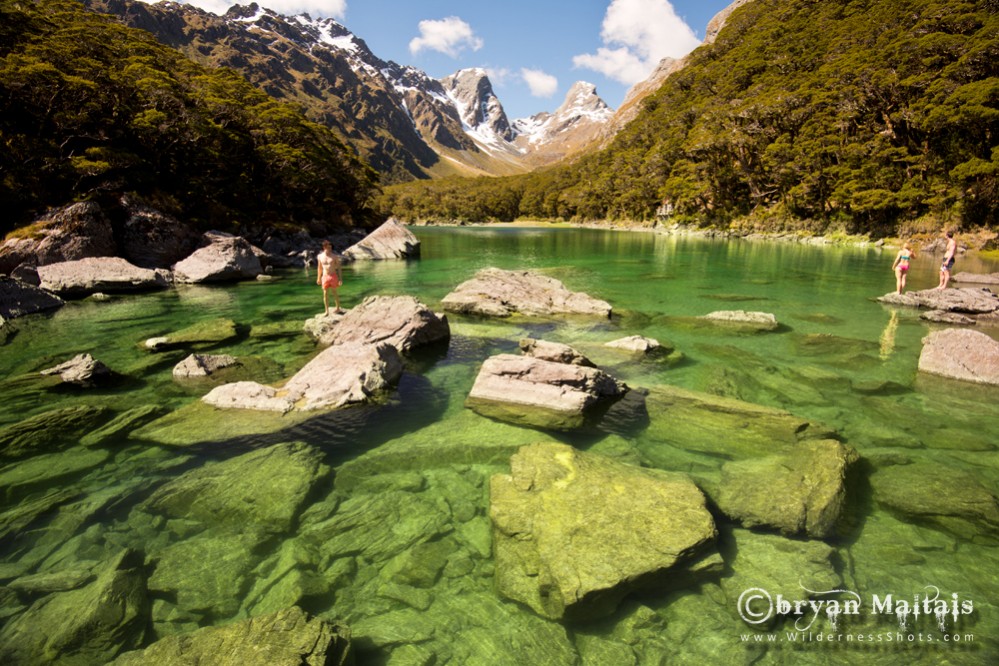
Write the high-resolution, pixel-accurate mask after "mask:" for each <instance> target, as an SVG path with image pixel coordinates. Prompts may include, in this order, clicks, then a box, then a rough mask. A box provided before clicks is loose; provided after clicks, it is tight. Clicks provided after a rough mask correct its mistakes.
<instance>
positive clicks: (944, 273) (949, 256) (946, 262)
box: [937, 230, 957, 289]
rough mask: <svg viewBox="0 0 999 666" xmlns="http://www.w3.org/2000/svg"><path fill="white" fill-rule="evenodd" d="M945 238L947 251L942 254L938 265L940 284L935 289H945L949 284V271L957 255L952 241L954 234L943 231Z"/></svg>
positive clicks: (955, 242)
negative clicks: (941, 259) (942, 256)
mask: <svg viewBox="0 0 999 666" xmlns="http://www.w3.org/2000/svg"><path fill="white" fill-rule="evenodd" d="M944 236H945V237H946V238H947V251H946V252H945V253H944V258H943V263H942V264H940V284H939V285H938V286H937V289H946V288H947V283H948V282H950V269H952V268H953V267H954V256H955V255H956V254H957V241H956V240H954V232H952V231H949V230H948V231H945V232H944Z"/></svg>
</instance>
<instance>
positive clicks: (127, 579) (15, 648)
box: [0, 550, 149, 666]
mask: <svg viewBox="0 0 999 666" xmlns="http://www.w3.org/2000/svg"><path fill="white" fill-rule="evenodd" d="M148 612H149V602H148V599H147V596H146V580H145V573H144V571H143V562H142V555H141V553H137V552H134V551H128V550H126V551H122V552H121V553H119V554H118V555H116V556H115V557H114V558H112V559H111V560H109V561H107V562H106V563H105V564H104V565H103V566H102V567H101V568H100V573H99V574H98V576H97V579H96V580H94V581H93V582H92V583H89V584H88V585H86V586H84V587H81V588H79V589H75V590H71V591H69V592H58V593H55V594H50V595H47V596H45V597H42V598H41V599H39V600H38V601H36V602H35V603H33V604H31V606H30V607H28V609H27V610H26V611H24V612H23V613H21V614H20V615H18V616H16V617H13V618H11V619H10V620H9V621H8V622H7V624H6V625H5V626H4V628H3V630H2V631H0V658H2V659H4V660H5V661H7V662H8V663H15V664H42V663H53V662H57V663H60V664H67V665H70V666H73V665H76V664H79V665H80V666H86V665H89V664H103V663H107V662H108V661H110V660H111V659H113V658H114V657H115V656H117V655H118V654H120V653H121V652H123V651H125V650H130V649H133V648H135V647H137V646H138V645H139V644H140V643H141V641H142V638H143V635H144V633H145V629H146V623H147V622H148Z"/></svg>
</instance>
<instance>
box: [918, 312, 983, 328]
mask: <svg viewBox="0 0 999 666" xmlns="http://www.w3.org/2000/svg"><path fill="white" fill-rule="evenodd" d="M919 318H920V319H924V320H926V321H932V322H934V323H937V324H956V325H958V326H974V325H975V324H976V323H977V322H978V320H977V319H976V318H975V317H969V316H968V315H964V314H961V313H960V312H947V311H946V310H930V311H929V312H924V313H922V314H921V315H919Z"/></svg>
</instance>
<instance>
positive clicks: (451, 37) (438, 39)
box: [409, 16, 483, 58]
mask: <svg viewBox="0 0 999 666" xmlns="http://www.w3.org/2000/svg"><path fill="white" fill-rule="evenodd" d="M482 45H483V42H482V40H481V39H480V38H479V37H477V36H476V35H475V31H474V30H472V26H470V25H468V24H467V23H465V22H464V21H462V20H461V19H460V18H458V17H457V16H448V17H447V18H445V19H441V20H440V21H433V20H426V21H420V36H419V37H414V38H413V39H412V40H411V41H410V42H409V52H410V53H412V54H413V55H416V54H417V53H419V52H420V51H423V50H424V49H429V50H431V51H440V52H441V53H444V54H446V55H449V56H451V57H452V58H457V57H458V54H459V53H461V52H462V51H464V50H465V49H472V50H473V51H478V50H479V49H481V48H482Z"/></svg>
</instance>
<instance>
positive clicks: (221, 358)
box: [173, 354, 239, 378]
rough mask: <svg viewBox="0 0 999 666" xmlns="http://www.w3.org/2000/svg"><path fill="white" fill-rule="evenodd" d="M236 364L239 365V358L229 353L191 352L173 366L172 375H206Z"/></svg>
mask: <svg viewBox="0 0 999 666" xmlns="http://www.w3.org/2000/svg"><path fill="white" fill-rule="evenodd" d="M236 365H239V360H238V359H237V358H236V357H235V356H230V355H229V354H191V355H190V356H187V357H186V358H185V359H184V360H183V361H181V362H180V363H178V364H177V365H175V366H174V367H173V376H174V377H187V378H189V377H208V376H209V375H212V374H214V373H216V372H218V371H219V370H222V369H223V368H231V367H233V366H236Z"/></svg>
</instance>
